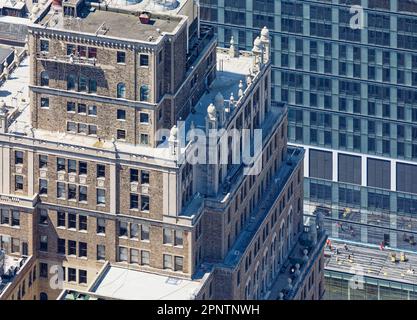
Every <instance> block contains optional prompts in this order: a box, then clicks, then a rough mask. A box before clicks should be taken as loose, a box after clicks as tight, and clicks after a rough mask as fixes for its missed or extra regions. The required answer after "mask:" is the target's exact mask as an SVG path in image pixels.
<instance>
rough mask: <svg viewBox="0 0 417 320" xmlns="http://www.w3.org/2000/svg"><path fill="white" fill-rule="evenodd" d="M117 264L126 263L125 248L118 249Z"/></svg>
mask: <svg viewBox="0 0 417 320" xmlns="http://www.w3.org/2000/svg"><path fill="white" fill-rule="evenodd" d="M119 262H127V248H125V247H119Z"/></svg>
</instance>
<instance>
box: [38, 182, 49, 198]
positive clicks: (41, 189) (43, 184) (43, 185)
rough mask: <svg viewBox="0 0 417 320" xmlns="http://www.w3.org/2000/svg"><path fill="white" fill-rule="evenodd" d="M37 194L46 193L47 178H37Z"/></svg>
mask: <svg viewBox="0 0 417 320" xmlns="http://www.w3.org/2000/svg"><path fill="white" fill-rule="evenodd" d="M39 194H40V195H47V194H48V180H45V179H39Z"/></svg>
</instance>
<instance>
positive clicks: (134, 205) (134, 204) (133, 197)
mask: <svg viewBox="0 0 417 320" xmlns="http://www.w3.org/2000/svg"><path fill="white" fill-rule="evenodd" d="M130 209H139V196H138V195H137V194H134V193H131V194H130Z"/></svg>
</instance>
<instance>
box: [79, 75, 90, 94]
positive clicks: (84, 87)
mask: <svg viewBox="0 0 417 320" xmlns="http://www.w3.org/2000/svg"><path fill="white" fill-rule="evenodd" d="M87 83H88V79H87V78H86V77H83V76H80V78H79V79H78V91H81V92H87V91H88V90H87V89H88V88H87Z"/></svg>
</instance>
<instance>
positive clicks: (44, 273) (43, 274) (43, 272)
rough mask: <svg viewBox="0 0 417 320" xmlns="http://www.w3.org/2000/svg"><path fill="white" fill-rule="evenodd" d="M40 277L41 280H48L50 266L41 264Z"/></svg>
mask: <svg viewBox="0 0 417 320" xmlns="http://www.w3.org/2000/svg"><path fill="white" fill-rule="evenodd" d="M39 276H40V277H41V278H48V264H46V263H42V262H41V263H39Z"/></svg>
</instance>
